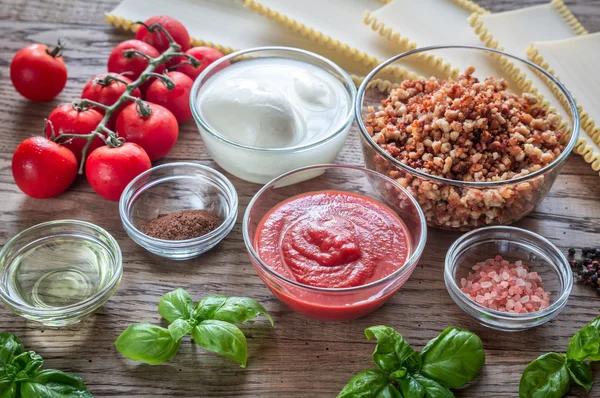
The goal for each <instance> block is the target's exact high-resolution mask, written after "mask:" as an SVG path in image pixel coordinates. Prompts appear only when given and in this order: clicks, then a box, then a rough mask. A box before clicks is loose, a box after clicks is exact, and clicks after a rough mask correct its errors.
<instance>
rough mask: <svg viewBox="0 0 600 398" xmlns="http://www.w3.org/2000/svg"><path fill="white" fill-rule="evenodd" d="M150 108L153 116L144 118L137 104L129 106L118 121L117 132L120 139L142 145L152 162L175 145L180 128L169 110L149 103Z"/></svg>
mask: <svg viewBox="0 0 600 398" xmlns="http://www.w3.org/2000/svg"><path fill="white" fill-rule="evenodd" d="M148 106H149V108H150V111H151V114H150V115H149V116H146V117H144V116H142V115H141V114H140V112H139V110H138V107H137V104H130V105H127V106H126V107H125V109H123V111H122V112H121V114H120V115H119V118H118V119H117V126H116V130H117V133H118V134H119V137H123V138H125V140H126V141H128V142H133V143H135V144H138V145H140V146H141V147H142V148H144V150H145V151H146V153H147V154H148V156H149V157H150V159H151V160H157V159H160V158H162V157H164V156H165V155H166V154H167V153H169V151H170V150H171V148H173V145H175V142H176V141H177V136H178V135H179V126H178V125H177V119H176V118H175V116H173V114H172V113H171V112H170V111H169V110H168V109H167V108H164V107H162V106H160V105H156V104H152V103H148Z"/></svg>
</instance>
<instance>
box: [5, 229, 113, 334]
mask: <svg viewBox="0 0 600 398" xmlns="http://www.w3.org/2000/svg"><path fill="white" fill-rule="evenodd" d="M122 274H123V264H122V261H121V249H120V248H119V245H118V244H117V241H116V240H115V239H114V238H113V237H112V236H111V235H110V234H109V233H108V232H106V231H105V230H104V229H102V228H100V227H98V226H96V225H94V224H90V223H87V222H84V221H78V220H58V221H50V222H45V223H42V224H38V225H35V226H33V227H31V228H28V229H26V230H25V231H23V232H21V233H19V234H17V235H16V236H15V237H14V238H12V239H11V240H10V241H9V242H8V243H7V244H6V245H5V246H4V247H3V248H2V251H0V299H2V301H3V302H4V304H6V306H7V307H8V308H9V309H10V310H12V311H13V312H15V313H16V314H17V315H20V316H22V317H24V318H27V319H31V320H33V321H36V322H40V323H42V324H43V325H47V326H53V327H56V326H66V325H70V324H73V323H76V322H79V321H81V320H82V319H84V318H86V317H87V316H89V315H90V314H91V313H92V312H94V311H95V310H96V309H98V308H99V307H100V306H102V305H103V304H104V303H105V302H106V301H107V300H108V299H109V298H110V296H112V294H113V293H114V292H115V290H116V289H117V287H118V286H119V282H120V281H121V276H122Z"/></svg>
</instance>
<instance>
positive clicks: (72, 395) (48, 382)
mask: <svg viewBox="0 0 600 398" xmlns="http://www.w3.org/2000/svg"><path fill="white" fill-rule="evenodd" d="M21 397H22V398H92V394H90V393H89V392H88V390H87V387H86V386H85V384H84V382H83V380H81V378H80V377H79V376H77V375H74V374H72V373H65V372H61V371H60V370H54V369H48V370H42V371H41V372H39V373H37V374H36V375H35V376H34V377H33V378H32V379H30V380H29V381H26V382H24V383H23V384H21Z"/></svg>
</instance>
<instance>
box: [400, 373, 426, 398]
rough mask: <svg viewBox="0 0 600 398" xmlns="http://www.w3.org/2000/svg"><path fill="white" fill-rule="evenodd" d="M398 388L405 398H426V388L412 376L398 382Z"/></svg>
mask: <svg viewBox="0 0 600 398" xmlns="http://www.w3.org/2000/svg"><path fill="white" fill-rule="evenodd" d="M398 387H400V393H401V394H402V397H403V398H425V396H426V395H425V388H423V386H422V385H420V384H419V383H418V382H417V381H416V380H415V379H413V378H412V377H411V376H410V375H408V376H407V377H405V378H403V379H400V380H398Z"/></svg>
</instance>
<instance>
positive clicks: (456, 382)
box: [338, 326, 485, 398]
mask: <svg viewBox="0 0 600 398" xmlns="http://www.w3.org/2000/svg"><path fill="white" fill-rule="evenodd" d="M365 336H367V339H372V338H376V339H377V345H376V346H375V351H373V362H375V364H376V365H377V366H378V367H379V369H369V370H363V371H362V372H359V373H357V374H355V375H354V376H353V377H352V378H351V379H350V381H349V382H348V384H346V386H345V387H344V388H343V389H342V391H341V392H340V393H339V395H338V398H383V397H386V398H450V397H454V394H453V393H452V391H450V389H451V388H457V387H461V386H463V385H465V384H467V383H468V382H469V381H471V380H472V379H474V378H475V376H477V374H478V373H479V371H480V370H481V368H482V367H483V364H484V363H485V352H484V351H483V344H482V342H481V340H480V339H479V337H477V335H476V334H474V333H472V332H470V331H468V330H465V329H458V328H455V327H450V328H448V329H446V330H444V331H443V332H442V333H441V334H440V335H439V336H438V337H436V338H435V339H433V340H431V341H430V342H429V343H427V345H426V346H425V348H423V351H421V352H418V351H415V350H414V349H413V348H412V347H411V346H410V344H408V342H407V341H406V340H404V338H403V337H402V335H401V334H400V333H398V332H396V331H395V330H394V329H392V328H390V327H387V326H372V327H370V328H367V329H366V330H365Z"/></svg>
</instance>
